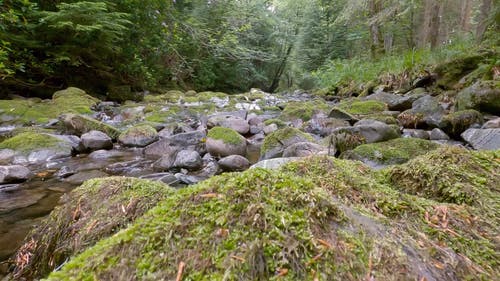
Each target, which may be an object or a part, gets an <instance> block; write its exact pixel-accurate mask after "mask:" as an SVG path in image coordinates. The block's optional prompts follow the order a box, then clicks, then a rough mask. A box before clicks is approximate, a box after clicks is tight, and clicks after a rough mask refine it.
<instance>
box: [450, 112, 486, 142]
mask: <svg viewBox="0 0 500 281" xmlns="http://www.w3.org/2000/svg"><path fill="white" fill-rule="evenodd" d="M483 122H484V120H483V115H482V114H481V113H479V112H478V111H476V110H473V109H468V110H461V111H457V112H453V113H450V114H448V115H445V116H444V117H443V122H442V123H443V126H442V127H441V129H443V131H444V132H446V133H447V134H448V135H450V136H452V137H455V138H458V137H460V134H461V133H463V132H464V131H465V130H467V129H469V128H471V127H473V126H476V127H481V125H482V124H483Z"/></svg>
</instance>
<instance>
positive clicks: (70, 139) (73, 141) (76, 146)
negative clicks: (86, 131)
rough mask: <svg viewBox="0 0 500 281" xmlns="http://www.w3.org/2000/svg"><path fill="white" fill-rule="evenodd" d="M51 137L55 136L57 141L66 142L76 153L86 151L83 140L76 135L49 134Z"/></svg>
mask: <svg viewBox="0 0 500 281" xmlns="http://www.w3.org/2000/svg"><path fill="white" fill-rule="evenodd" d="M49 135H50V136H53V137H55V138H57V139H60V140H62V141H64V142H67V143H69V144H70V145H71V147H72V148H73V150H74V151H76V152H83V151H85V147H84V146H83V143H82V140H81V139H80V138H79V137H78V136H75V135H54V134H49Z"/></svg>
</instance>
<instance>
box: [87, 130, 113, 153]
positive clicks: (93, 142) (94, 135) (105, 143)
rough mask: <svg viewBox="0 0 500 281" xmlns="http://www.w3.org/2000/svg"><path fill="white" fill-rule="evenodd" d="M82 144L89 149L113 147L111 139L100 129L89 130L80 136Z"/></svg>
mask: <svg viewBox="0 0 500 281" xmlns="http://www.w3.org/2000/svg"><path fill="white" fill-rule="evenodd" d="M81 140H82V144H83V146H84V147H85V148H86V149H89V150H91V151H94V150H99V149H111V148H113V140H112V139H111V138H110V137H109V136H108V135H106V134H105V133H103V132H101V131H95V130H94V131H90V132H88V133H85V134H83V135H82V137H81Z"/></svg>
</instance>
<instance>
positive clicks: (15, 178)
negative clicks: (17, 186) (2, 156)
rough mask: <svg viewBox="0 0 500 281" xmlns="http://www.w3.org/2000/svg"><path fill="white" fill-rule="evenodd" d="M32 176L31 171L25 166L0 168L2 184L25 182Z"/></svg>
mask: <svg viewBox="0 0 500 281" xmlns="http://www.w3.org/2000/svg"><path fill="white" fill-rule="evenodd" d="M30 175H31V172H30V170H29V169H28V168H26V167H24V166H20V165H12V166H0V183H11V182H20V181H25V180H27V179H28V178H29V177H30Z"/></svg>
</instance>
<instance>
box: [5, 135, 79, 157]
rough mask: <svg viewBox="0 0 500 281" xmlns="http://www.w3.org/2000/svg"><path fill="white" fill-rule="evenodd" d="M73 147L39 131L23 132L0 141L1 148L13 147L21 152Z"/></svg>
mask: <svg viewBox="0 0 500 281" xmlns="http://www.w3.org/2000/svg"><path fill="white" fill-rule="evenodd" d="M68 147H69V149H71V146H70V145H69V144H68V143H66V142H64V141H61V140H60V139H58V138H56V137H53V136H50V135H47V134H39V133H21V134H18V135H16V136H14V137H12V138H9V139H6V140H4V141H3V142H1V143H0V149H12V150H16V151H20V152H24V153H26V152H31V151H35V150H40V149H63V148H66V149H67V148H68Z"/></svg>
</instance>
